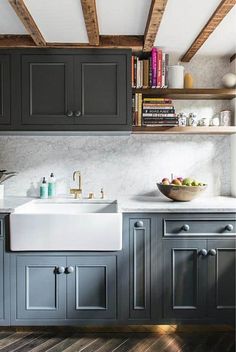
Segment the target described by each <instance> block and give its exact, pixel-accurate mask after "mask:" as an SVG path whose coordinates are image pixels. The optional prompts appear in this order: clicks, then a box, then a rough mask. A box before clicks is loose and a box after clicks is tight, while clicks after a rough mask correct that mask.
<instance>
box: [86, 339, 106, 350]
mask: <svg viewBox="0 0 236 352" xmlns="http://www.w3.org/2000/svg"><path fill="white" fill-rule="evenodd" d="M106 341H107V338H105V337H99V338H98V339H97V340H96V341H94V343H92V344H90V345H89V346H86V347H85V348H82V349H81V350H80V351H79V352H82V351H83V352H97V351H98V350H99V348H101V347H102V346H103V345H104V344H105V343H106Z"/></svg>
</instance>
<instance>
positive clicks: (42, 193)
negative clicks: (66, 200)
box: [40, 177, 48, 199]
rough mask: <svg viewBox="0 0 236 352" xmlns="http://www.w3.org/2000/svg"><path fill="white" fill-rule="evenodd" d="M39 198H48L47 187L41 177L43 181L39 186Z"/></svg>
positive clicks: (44, 179)
mask: <svg viewBox="0 0 236 352" xmlns="http://www.w3.org/2000/svg"><path fill="white" fill-rule="evenodd" d="M40 198H41V199H47V198H48V185H47V181H46V178H45V177H43V181H42V183H41V185H40Z"/></svg>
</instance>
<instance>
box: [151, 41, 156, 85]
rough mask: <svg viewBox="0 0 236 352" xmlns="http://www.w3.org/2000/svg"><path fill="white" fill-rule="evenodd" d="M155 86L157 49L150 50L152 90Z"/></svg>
mask: <svg viewBox="0 0 236 352" xmlns="http://www.w3.org/2000/svg"><path fill="white" fill-rule="evenodd" d="M156 86H157V48H152V88H155V87H156Z"/></svg>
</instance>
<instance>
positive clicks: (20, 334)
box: [0, 332, 31, 350]
mask: <svg viewBox="0 0 236 352" xmlns="http://www.w3.org/2000/svg"><path fill="white" fill-rule="evenodd" d="M29 335H31V333H30V332H15V333H13V334H10V336H6V337H5V338H3V339H2V340H0V350H1V349H2V348H3V347H5V346H8V345H11V344H12V343H14V342H16V341H18V340H20V339H23V338H24V337H25V336H29Z"/></svg>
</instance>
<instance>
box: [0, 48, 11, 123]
mask: <svg viewBox="0 0 236 352" xmlns="http://www.w3.org/2000/svg"><path fill="white" fill-rule="evenodd" d="M10 94H11V93H10V64H9V56H8V55H0V124H9V123H10Z"/></svg>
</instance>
